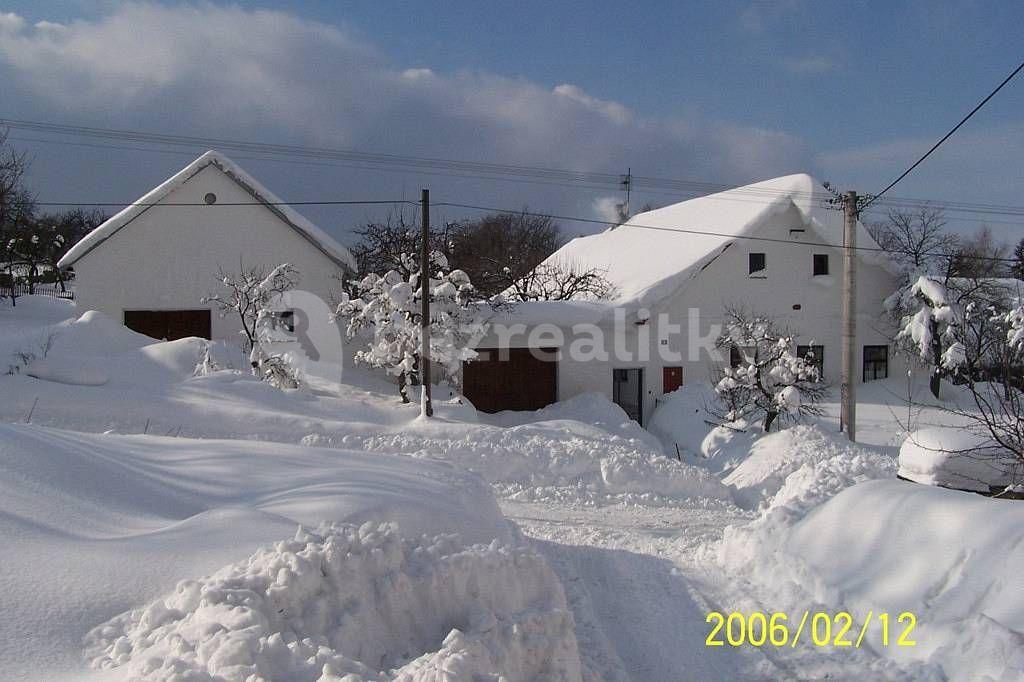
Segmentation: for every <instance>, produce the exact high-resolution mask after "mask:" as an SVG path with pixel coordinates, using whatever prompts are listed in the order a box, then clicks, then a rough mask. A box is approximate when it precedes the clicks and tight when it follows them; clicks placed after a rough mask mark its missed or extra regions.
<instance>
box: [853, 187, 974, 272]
mask: <svg viewBox="0 0 1024 682" xmlns="http://www.w3.org/2000/svg"><path fill="white" fill-rule="evenodd" d="M868 231H869V232H870V233H871V236H872V237H874V239H875V241H876V242H877V243H878V245H879V246H881V247H882V248H883V249H885V250H886V251H887V252H889V255H890V257H891V258H893V260H895V261H896V263H898V264H899V266H900V269H901V270H903V271H904V273H906V274H907V275H908V277H910V276H913V275H922V274H938V273H939V272H943V271H945V270H946V269H947V268H948V266H949V258H948V257H947V256H946V255H944V254H951V253H954V252H955V251H956V250H957V248H958V246H959V239H958V238H957V236H956V235H954V234H952V233H950V232H949V231H948V230H947V229H946V216H945V214H944V213H943V212H942V211H941V210H940V209H935V208H932V207H930V206H928V205H927V204H925V205H922V206H920V207H919V208H917V209H916V210H913V211H896V210H893V211H889V215H888V217H887V219H886V220H885V221H883V222H880V223H874V224H871V225H868ZM913 278H915V279H916V277H913Z"/></svg>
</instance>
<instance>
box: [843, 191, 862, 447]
mask: <svg viewBox="0 0 1024 682" xmlns="http://www.w3.org/2000/svg"><path fill="white" fill-rule="evenodd" d="M842 202H843V217H844V221H843V223H844V224H843V376H842V387H841V389H840V393H841V396H842V406H841V408H840V412H839V430H840V431H846V437H847V438H849V439H850V441H851V442H855V441H856V440H857V436H856V434H857V377H856V376H855V369H854V368H855V366H856V364H857V354H856V349H857V256H856V248H857V214H858V208H857V193H856V192H854V191H849V192H846V193H845V194H843V197H842Z"/></svg>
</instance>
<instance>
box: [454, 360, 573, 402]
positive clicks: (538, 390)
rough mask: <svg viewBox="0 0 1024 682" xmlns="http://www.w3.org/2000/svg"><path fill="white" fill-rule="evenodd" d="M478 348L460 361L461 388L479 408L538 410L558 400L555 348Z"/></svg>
mask: <svg viewBox="0 0 1024 682" xmlns="http://www.w3.org/2000/svg"><path fill="white" fill-rule="evenodd" d="M534 350H535V352H536V354H537V355H539V356H540V357H536V356H535V355H534V353H531V349H529V348H509V349H507V350H506V351H504V353H505V354H506V355H505V358H506V359H502V356H501V351H498V350H497V349H495V348H478V349H477V353H479V356H478V357H477V359H476V360H473V361H472V362H464V363H462V392H463V394H464V395H465V396H466V397H467V398H469V400H470V402H472V403H473V405H475V406H476V409H478V410H480V411H481V412H500V411H502V410H539V409H540V408H542V407H545V406H547V405H550V404H551V403H553V402H555V401H556V400H558V361H557V359H556V358H557V355H556V353H557V349H555V348H541V349H534Z"/></svg>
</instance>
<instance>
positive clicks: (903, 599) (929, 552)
mask: <svg viewBox="0 0 1024 682" xmlns="http://www.w3.org/2000/svg"><path fill="white" fill-rule="evenodd" d="M779 510H787V512H788V514H787V515H783V514H780V513H779ZM751 526H755V530H753V531H752V530H751V528H749V527H748V528H745V529H744V528H740V529H738V532H737V529H733V528H730V529H729V531H728V532H727V533H726V538H725V540H724V541H723V542H722V546H721V549H720V552H719V560H720V562H721V563H722V564H723V566H724V567H725V568H727V569H729V570H730V571H731V572H733V573H734V574H738V575H743V576H746V577H747V578H748V579H750V580H752V581H754V582H755V583H756V584H757V585H758V588H759V591H761V593H762V595H763V596H762V599H764V600H768V601H770V603H771V604H772V608H773V609H774V610H779V611H782V610H789V611H790V612H791V613H792V612H794V611H797V612H799V611H800V610H802V609H805V608H809V607H814V608H816V609H818V610H828V611H829V612H832V613H835V612H837V611H840V610H845V611H848V612H850V613H851V614H854V616H855V618H858V619H863V618H865V617H866V614H867V613H868V611H870V610H874V612H875V614H876V615H877V614H878V613H880V612H883V611H884V612H888V613H890V614H891V616H892V618H893V621H894V622H895V618H896V616H897V615H898V614H900V613H902V612H904V611H909V612H911V613H913V614H914V615H915V616H916V619H917V625H916V628H915V629H914V631H913V633H912V636H911V639H913V640H915V641H916V642H917V644H916V646H914V647H896V646H890V647H888V648H885V647H882V646H880V632H879V627H880V626H879V624H878V623H877V621H876V623H875V629H874V630H873V631H871V633H869V635H868V637H869V638H871V637H873V639H872V641H871V644H872V647H873V648H874V649H875V650H877V651H878V652H879V653H881V654H882V655H883V656H886V657H892V658H893V659H895V660H897V661H899V662H900V663H901V665H903V666H904V667H906V666H913V665H915V664H929V665H930V666H941V670H942V673H943V675H942V679H945V678H947V677H948V678H949V679H971V680H1019V679H1022V678H1024V615H1022V614H1024V608H1022V607H1024V574H1022V573H1021V571H1020V565H1021V562H1022V561H1024V506H1022V505H1021V504H1020V503H1019V502H1015V501H1009V500H996V499H991V498H985V497H981V496H978V495H973V494H971V493H964V492H959V491H951V490H943V489H941V488H934V487H930V486H922V485H918V484H915V483H908V482H903V481H871V482H867V483H862V484H860V485H855V486H852V487H850V488H848V489H846V490H844V491H843V492H841V493H839V494H838V495H836V496H835V497H833V498H832V499H830V500H829V501H827V502H825V503H824V504H822V505H820V506H818V507H816V508H814V509H813V511H812V512H811V513H807V514H806V515H804V514H800V513H794V512H793V511H792V509H791V508H790V507H789V506H782V507H780V508H778V509H776V510H774V511H773V512H770V513H769V514H768V515H766V516H765V517H763V518H762V520H760V521H758V522H754V524H751ZM754 539H759V540H760V542H759V543H754V542H751V541H752V540H754ZM737 550H739V551H737ZM860 622H862V620H861V621H860ZM902 630H903V626H902V625H901V626H900V627H899V628H898V632H897V631H896V630H894V631H893V633H892V635H891V636H892V637H893V638H894V639H895V637H897V636H898V634H899V632H902ZM926 669H927V666H926V668H921V669H920V670H921V671H922V672H923V671H924V670H926Z"/></svg>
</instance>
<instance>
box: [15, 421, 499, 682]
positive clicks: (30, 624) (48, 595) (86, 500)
mask: <svg viewBox="0 0 1024 682" xmlns="http://www.w3.org/2000/svg"><path fill="white" fill-rule="evenodd" d="M324 520H329V521H332V522H338V523H351V524H359V525H361V524H363V523H367V522H370V523H372V524H380V523H382V522H397V523H398V524H399V525H400V528H401V529H402V532H403V533H406V534H408V536H409V537H418V536H419V535H423V534H429V535H438V534H453V533H455V534H458V535H459V536H460V537H461V538H463V539H464V540H465V541H466V542H467V543H482V544H487V543H490V542H491V541H492V540H494V539H498V540H499V541H500V542H502V543H504V544H509V543H512V542H514V541H515V538H516V534H515V532H514V531H513V530H512V529H511V528H510V526H509V525H508V523H507V522H506V521H505V519H504V517H503V516H502V515H501V512H500V510H499V509H498V506H497V503H496V501H495V499H494V496H493V495H492V494H491V492H490V490H489V489H488V486H487V485H486V484H485V483H484V482H483V481H482V480H481V479H480V477H479V476H476V475H475V474H472V473H468V472H465V471H460V470H457V469H456V468H455V467H452V466H449V465H447V464H444V463H441V462H433V461H427V460H422V459H413V458H410V457H401V456H389V455H386V454H383V453H361V452H351V451H346V450H340V449H329V450H327V449H320V448H311V447H302V446H297V445H282V444H277V443H255V442H251V441H238V440H212V439H203V440H200V439H187V438H168V437H158V436H116V435H102V434H81V433H73V432H69V431H60V430H56V429H48V428H41V427H38V426H33V425H0V537H2V538H3V539H4V548H3V556H2V558H0V600H2V603H3V618H0V679H4V680H8V679H39V674H40V669H39V664H40V662H41V661H45V662H46V664H47V667H46V669H45V678H46V679H47V680H54V681H56V680H62V679H66V678H67V677H74V676H77V675H78V674H79V671H80V670H81V668H82V666H83V662H82V658H81V642H82V638H83V636H84V635H85V634H86V633H87V632H88V631H89V630H90V629H91V628H93V627H95V626H96V625H97V624H99V623H103V622H105V621H106V620H108V619H109V618H111V617H112V616H114V615H116V614H118V613H122V612H124V611H126V610H128V609H132V608H135V607H137V606H139V605H141V604H146V603H148V602H150V601H152V600H153V599H155V598H156V597H158V596H159V595H161V594H164V593H166V592H168V591H170V590H172V589H174V586H175V585H176V584H177V583H178V582H179V581H181V580H183V579H186V578H191V577H195V576H200V575H207V574H210V573H212V572H213V571H216V570H217V569H218V568H220V567H222V566H225V565H226V564H229V563H232V562H237V561H239V560H241V559H243V558H245V557H247V556H249V555H251V554H252V553H253V551H254V550H255V549H256V548H257V547H259V546H261V545H263V544H266V543H270V542H273V541H275V540H277V539H280V538H282V537H288V536H290V535H292V534H293V533H294V532H295V527H296V526H297V525H299V524H302V525H305V526H307V527H315V526H317V525H318V524H319V523H320V522H322V521H324ZM382 584H383V583H382ZM402 617H404V616H402ZM396 618H397V619H398V620H400V619H401V617H396ZM456 625H457V624H453V625H452V627H456ZM445 634H447V633H445ZM440 637H443V635H440ZM439 642H440V639H439V640H438V642H436V644H438V647H439V646H440V644H439ZM438 647H434V648H435V649H436V648H438Z"/></svg>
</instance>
